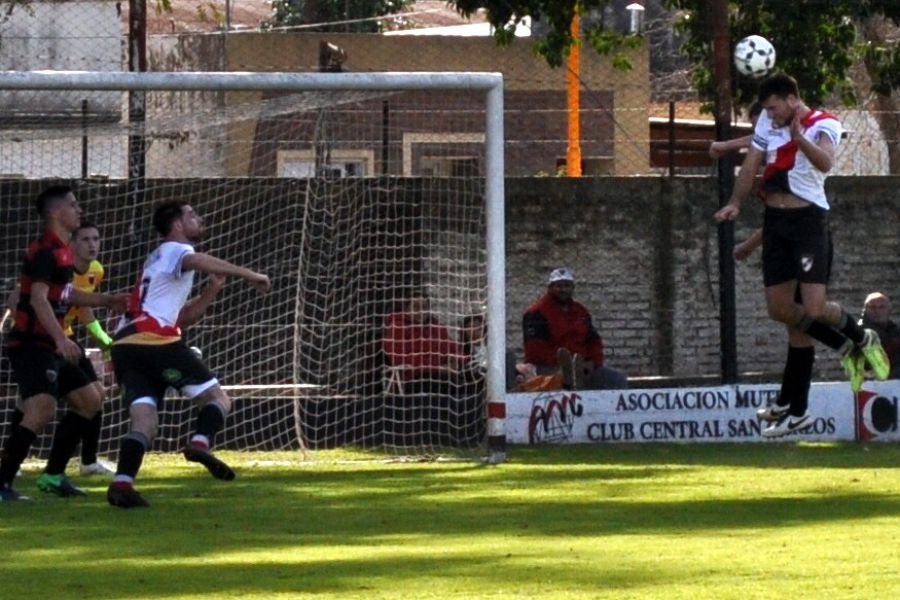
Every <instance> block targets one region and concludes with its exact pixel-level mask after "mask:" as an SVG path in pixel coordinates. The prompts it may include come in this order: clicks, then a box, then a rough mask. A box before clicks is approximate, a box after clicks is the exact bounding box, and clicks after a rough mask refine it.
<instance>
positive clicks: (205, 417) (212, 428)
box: [197, 402, 225, 447]
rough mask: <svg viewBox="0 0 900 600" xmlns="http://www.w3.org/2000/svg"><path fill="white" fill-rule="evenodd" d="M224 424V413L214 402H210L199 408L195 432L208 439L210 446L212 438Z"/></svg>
mask: <svg viewBox="0 0 900 600" xmlns="http://www.w3.org/2000/svg"><path fill="white" fill-rule="evenodd" d="M223 425H225V415H224V414H223V413H222V409H221V408H219V405H218V404H216V403H215V402H210V403H209V404H207V405H206V406H204V407H203V408H202V409H201V410H200V414H199V415H198V416H197V433H198V434H200V435H202V436H204V437H206V438H207V439H208V440H209V445H210V447H212V442H213V438H214V437H216V434H217V433H219V430H220V429H222V426H223Z"/></svg>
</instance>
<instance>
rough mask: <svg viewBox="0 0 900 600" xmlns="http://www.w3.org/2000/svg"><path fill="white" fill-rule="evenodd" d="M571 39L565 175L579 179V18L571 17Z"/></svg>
mask: <svg viewBox="0 0 900 600" xmlns="http://www.w3.org/2000/svg"><path fill="white" fill-rule="evenodd" d="M572 37H573V38H574V40H575V43H574V44H572V47H571V48H570V49H569V58H568V60H567V61H566V109H567V114H568V140H569V146H568V150H567V151H566V174H567V175H568V176H569V177H581V96H580V94H581V81H580V78H579V74H580V72H581V66H580V65H581V17H580V16H579V15H578V13H577V12H576V13H575V16H574V17H572Z"/></svg>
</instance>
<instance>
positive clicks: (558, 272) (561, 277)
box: [547, 267, 575, 285]
mask: <svg viewBox="0 0 900 600" xmlns="http://www.w3.org/2000/svg"><path fill="white" fill-rule="evenodd" d="M557 281H571V282H573V283H574V282H575V273H573V272H572V271H571V269H567V268H565V267H560V268H559V269H553V271H551V273H550V279H548V280H547V284H548V285H549V284H551V283H555V282H557Z"/></svg>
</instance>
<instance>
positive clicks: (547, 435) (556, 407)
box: [528, 392, 584, 444]
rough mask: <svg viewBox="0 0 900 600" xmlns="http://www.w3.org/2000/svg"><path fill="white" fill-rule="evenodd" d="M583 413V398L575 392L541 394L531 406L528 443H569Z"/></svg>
mask: <svg viewBox="0 0 900 600" xmlns="http://www.w3.org/2000/svg"><path fill="white" fill-rule="evenodd" d="M582 413H584V406H583V405H582V403H581V396H579V395H578V394H576V393H574V392H563V393H560V392H554V393H552V394H541V395H540V396H538V397H537V398H535V399H534V404H532V406H531V417H530V418H529V419H528V443H529V444H539V443H541V442H565V441H568V440H569V439H570V438H571V437H572V426H573V425H574V424H575V418H576V417H580V416H581V415H582Z"/></svg>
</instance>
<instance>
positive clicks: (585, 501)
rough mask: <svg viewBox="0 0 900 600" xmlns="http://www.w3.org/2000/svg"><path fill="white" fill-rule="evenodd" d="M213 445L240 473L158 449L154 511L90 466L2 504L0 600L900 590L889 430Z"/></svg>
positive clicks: (843, 594)
mask: <svg viewBox="0 0 900 600" xmlns="http://www.w3.org/2000/svg"><path fill="white" fill-rule="evenodd" d="M223 456H224V457H225V458H227V459H228V460H230V461H232V462H233V463H234V464H235V465H236V467H237V468H238V470H239V473H238V479H236V480H235V481H234V482H231V483H223V482H219V481H216V480H213V479H212V478H210V477H209V476H208V475H207V474H206V472H205V471H202V470H198V468H197V466H196V465H188V464H186V463H184V462H183V461H182V460H180V457H178V456H168V455H151V456H149V457H148V460H147V461H146V463H145V467H144V471H143V473H142V478H141V480H140V482H139V483H140V485H139V486H138V487H139V489H141V490H142V491H143V492H144V494H145V496H146V497H147V499H148V500H149V501H150V502H151V503H152V504H153V506H152V507H151V508H150V509H145V510H133V511H125V510H121V509H114V508H111V507H109V506H108V505H107V504H106V501H105V498H104V490H105V484H104V483H103V482H102V481H100V480H85V479H83V478H78V479H77V481H79V482H80V483H84V484H86V485H87V488H88V490H89V492H90V496H89V497H87V498H81V499H74V500H63V499H58V498H52V497H37V498H35V500H34V501H33V502H30V503H18V504H8V505H0V555H2V559H0V598H4V599H6V598H9V599H12V598H47V599H57V598H96V599H101V598H122V599H138V598H153V599H166V600H175V599H179V600H180V599H187V598H192V599H195V598H216V599H218V598H302V597H313V596H314V597H316V598H404V599H405V598H542V599H543V598H565V599H574V598H579V599H580V598H667V599H668V598H691V599H697V598H832V599H843V598H866V599H867V600H871V599H873V598H898V597H900V549H898V548H900V544H898V542H897V539H896V537H895V536H896V535H897V534H898V532H900V471H898V469H897V465H900V446H898V445H887V444H885V445H868V446H866V445H857V444H841V445H832V444H829V445H802V446H797V445H792V444H746V445H718V444H709V445H630V446H590V447H587V446H566V447H559V446H548V447H539V448H513V449H512V450H511V452H510V455H509V461H508V462H507V463H506V464H503V465H499V466H485V465H479V464H473V463H459V462H422V463H379V462H363V463H360V462H353V463H343V462H333V461H332V462H318V463H311V464H304V463H300V462H299V461H298V457H297V455H296V454H270V453H266V454H237V453H231V454H229V453H225V454H223ZM328 458H334V457H328ZM35 475H36V474H35V473H34V472H27V473H26V474H25V475H24V476H23V477H22V478H21V479H20V480H19V481H18V488H19V489H20V491H23V492H25V491H27V492H28V493H29V494H31V493H32V490H35V488H34V479H35ZM35 493H37V492H36V491H35Z"/></svg>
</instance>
